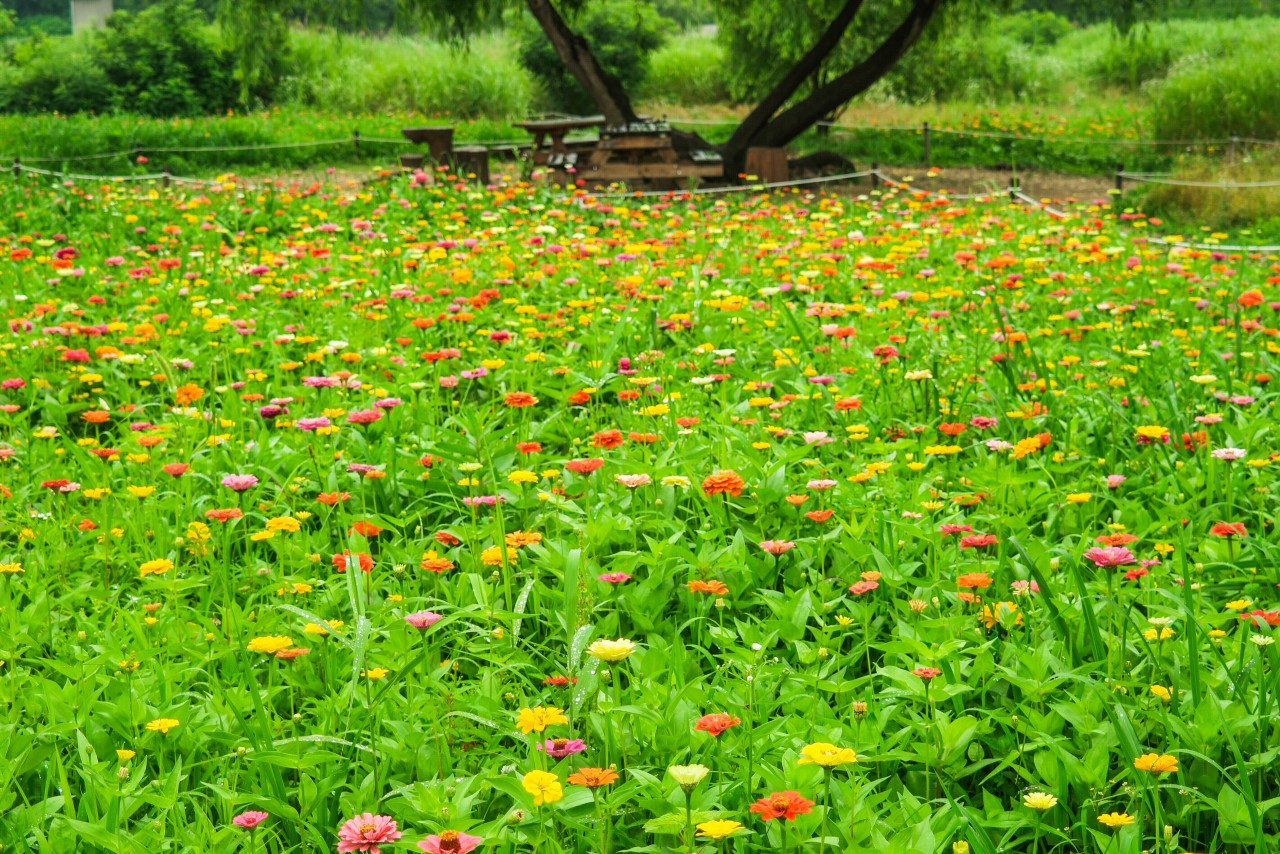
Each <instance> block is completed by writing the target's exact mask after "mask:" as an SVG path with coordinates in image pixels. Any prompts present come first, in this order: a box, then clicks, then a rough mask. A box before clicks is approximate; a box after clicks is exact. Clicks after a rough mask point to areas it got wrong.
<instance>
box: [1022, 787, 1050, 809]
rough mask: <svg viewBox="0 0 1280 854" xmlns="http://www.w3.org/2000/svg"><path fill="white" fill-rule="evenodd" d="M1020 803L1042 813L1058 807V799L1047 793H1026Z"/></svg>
mask: <svg viewBox="0 0 1280 854" xmlns="http://www.w3.org/2000/svg"><path fill="white" fill-rule="evenodd" d="M1022 803H1023V805H1024V806H1028V807H1030V808H1031V809H1033V810H1038V811H1039V812H1044V811H1045V810H1051V809H1053V808H1054V807H1056V806H1057V805H1058V799H1057V798H1056V797H1054V796H1053V795H1051V794H1049V793H1048V792H1027V793H1026V794H1025V795H1023V796H1022Z"/></svg>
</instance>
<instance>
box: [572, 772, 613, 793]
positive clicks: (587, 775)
mask: <svg viewBox="0 0 1280 854" xmlns="http://www.w3.org/2000/svg"><path fill="white" fill-rule="evenodd" d="M565 779H566V780H568V781H569V782H570V783H572V784H573V785H575V786H586V787H587V788H588V789H598V788H600V787H601V786H608V785H609V784H610V783H616V782H618V774H617V772H616V771H610V770H609V769H608V768H579V769H578V770H577V771H575V772H574V773H572V774H570V775H569V776H568V777H566V778H565Z"/></svg>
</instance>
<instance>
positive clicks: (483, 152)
mask: <svg viewBox="0 0 1280 854" xmlns="http://www.w3.org/2000/svg"><path fill="white" fill-rule="evenodd" d="M453 162H454V166H455V168H457V170H458V177H459V178H465V177H466V176H467V174H468V173H469V174H472V175H474V176H475V180H476V183H477V184H488V183H489V149H487V148H485V147H484V146H483V145H464V146H460V147H458V148H455V149H454V150H453Z"/></svg>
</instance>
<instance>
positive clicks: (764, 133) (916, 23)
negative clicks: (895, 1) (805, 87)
mask: <svg viewBox="0 0 1280 854" xmlns="http://www.w3.org/2000/svg"><path fill="white" fill-rule="evenodd" d="M945 2H946V0H916V3H915V5H914V6H913V7H912V8H911V11H910V12H909V13H908V14H907V17H906V18H904V19H903V21H902V23H901V24H899V25H898V28H897V29H896V30H894V31H893V33H892V34H890V35H889V37H888V38H886V39H885V40H884V41H883V42H882V43H881V44H880V47H878V48H876V50H875V52H874V53H872V54H871V56H869V57H867V58H866V59H865V60H863V61H862V62H860V63H859V64H858V65H856V66H854V67H853V68H851V69H849V70H848V71H846V72H845V73H844V74H841V75H840V76H839V77H836V78H834V79H833V80H832V81H831V82H830V83H827V84H825V85H824V86H821V87H819V88H818V89H817V90H815V91H814V92H813V94H811V95H809V96H808V97H806V98H805V99H804V100H802V101H800V102H799V103H798V104H796V105H795V106H793V107H791V108H789V109H787V110H785V111H784V112H782V113H781V114H780V115H779V116H778V117H777V118H775V119H773V120H772V121H770V122H769V123H768V124H767V125H765V126H764V127H763V128H761V129H760V131H759V132H758V133H756V134H754V135H753V136H752V138H751V140H750V144H751V145H762V146H769V147H781V146H785V145H786V144H787V143H789V142H791V141H792V140H794V139H795V138H796V137H797V136H799V135H800V134H802V133H804V132H805V131H806V130H808V129H809V128H811V127H813V125H814V124H816V123H817V122H818V121H820V120H821V119H822V117H823V116H825V115H827V114H828V113H830V112H831V111H833V110H836V109H838V108H839V107H840V106H842V105H843V104H844V103H845V102H847V101H848V100H849V99H851V98H853V97H854V96H855V95H859V94H861V93H862V92H865V91H866V90H867V89H868V88H870V87H871V85H872V84H874V83H875V82H876V81H877V80H879V79H880V78H881V77H883V76H884V75H885V74H886V73H887V72H888V71H889V70H890V69H891V68H893V66H894V65H895V64H896V63H897V62H898V60H900V59H902V57H903V55H904V54H906V52H907V51H908V50H910V49H911V46H912V45H913V44H915V43H916V41H917V40H918V39H919V38H920V35H921V33H923V32H924V28H925V27H926V26H927V25H928V24H929V20H930V19H931V18H932V17H933V14H934V13H935V12H936V11H938V9H939V8H940V7H941V6H942V5H943V4H944V3H945Z"/></svg>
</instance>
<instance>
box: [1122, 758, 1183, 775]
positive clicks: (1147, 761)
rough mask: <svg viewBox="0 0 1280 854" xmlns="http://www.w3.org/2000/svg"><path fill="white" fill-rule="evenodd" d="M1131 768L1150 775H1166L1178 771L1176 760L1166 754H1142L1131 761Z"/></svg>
mask: <svg viewBox="0 0 1280 854" xmlns="http://www.w3.org/2000/svg"><path fill="white" fill-rule="evenodd" d="M1133 767H1134V768H1137V769H1138V770H1139V771H1148V772H1150V773H1152V774H1166V773H1168V772H1170V771H1177V770H1178V760H1177V758H1176V757H1173V756H1170V755H1169V754H1167V753H1163V754H1162V753H1144V754H1142V755H1141V756H1139V757H1138V758H1137V759H1135V760H1133Z"/></svg>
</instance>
